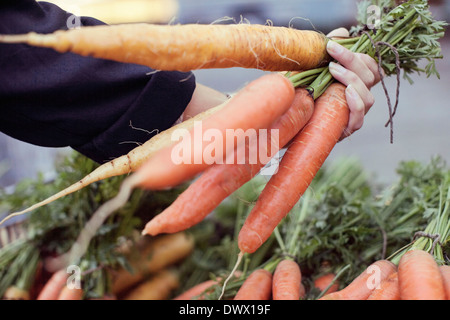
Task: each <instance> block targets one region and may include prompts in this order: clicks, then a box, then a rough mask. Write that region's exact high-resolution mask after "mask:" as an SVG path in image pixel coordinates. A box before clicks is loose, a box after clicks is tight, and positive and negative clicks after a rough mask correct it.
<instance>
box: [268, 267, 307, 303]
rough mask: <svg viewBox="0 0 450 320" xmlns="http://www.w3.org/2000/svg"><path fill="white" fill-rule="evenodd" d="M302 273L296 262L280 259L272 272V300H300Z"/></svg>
mask: <svg viewBox="0 0 450 320" xmlns="http://www.w3.org/2000/svg"><path fill="white" fill-rule="evenodd" d="M301 285H302V273H301V271H300V267H299V265H298V263H297V262H295V261H292V260H283V261H281V262H280V263H279V264H278V265H277V267H276V269H275V272H274V274H273V281H272V299H273V300H300V298H302V292H301V291H302V290H301Z"/></svg>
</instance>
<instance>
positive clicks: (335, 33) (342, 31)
mask: <svg viewBox="0 0 450 320" xmlns="http://www.w3.org/2000/svg"><path fill="white" fill-rule="evenodd" d="M349 36H350V33H349V31H348V30H347V29H345V28H339V29H335V30H333V31H331V32H330V33H329V34H328V35H327V37H328V38H334V37H343V38H346V37H349Z"/></svg>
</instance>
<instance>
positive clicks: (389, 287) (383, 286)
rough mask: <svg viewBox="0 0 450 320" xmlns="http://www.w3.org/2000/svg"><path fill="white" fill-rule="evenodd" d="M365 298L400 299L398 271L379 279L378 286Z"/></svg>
mask: <svg viewBox="0 0 450 320" xmlns="http://www.w3.org/2000/svg"><path fill="white" fill-rule="evenodd" d="M367 300H400V287H399V285H398V273H397V272H395V273H392V274H391V275H390V276H389V277H387V278H386V279H384V280H383V281H381V283H380V287H379V288H375V290H374V291H372V293H371V294H370V296H369V297H368V298H367Z"/></svg>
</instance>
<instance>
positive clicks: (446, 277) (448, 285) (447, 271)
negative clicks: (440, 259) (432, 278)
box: [439, 266, 450, 300]
mask: <svg viewBox="0 0 450 320" xmlns="http://www.w3.org/2000/svg"><path fill="white" fill-rule="evenodd" d="M439 270H440V271H441V274H442V279H443V281H444V288H445V294H446V296H447V300H450V266H440V267H439Z"/></svg>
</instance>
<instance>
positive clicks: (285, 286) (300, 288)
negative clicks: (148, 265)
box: [174, 259, 339, 300]
mask: <svg viewBox="0 0 450 320" xmlns="http://www.w3.org/2000/svg"><path fill="white" fill-rule="evenodd" d="M273 269H274V270H273ZM240 276H241V273H240V272H238V273H236V274H235V283H234V284H233V286H234V287H235V288H236V294H235V295H234V297H232V299H233V300H302V299H304V298H305V295H306V290H305V286H304V284H303V283H302V273H301V270H300V266H299V265H298V263H297V262H295V261H293V260H292V259H283V260H281V261H277V263H276V264H270V265H267V266H266V267H265V268H257V269H256V270H254V271H252V272H251V274H250V275H249V276H248V277H247V278H245V279H243V280H242V279H241V280H240V281H239V278H240ZM219 283H220V282H219V279H218V280H217V281H215V280H208V281H205V282H202V283H200V284H198V285H196V286H194V287H192V288H191V289H189V290H187V291H185V292H183V293H182V294H180V295H178V296H176V297H175V298H174V300H203V299H205V298H207V297H208V294H209V293H210V291H211V290H214V286H216V285H219ZM338 288H339V282H338V281H337V277H336V275H334V274H333V273H327V274H324V275H321V276H319V277H317V278H316V279H315V280H314V289H316V290H319V291H320V292H323V293H324V294H325V293H326V294H331V293H333V292H336V291H337V290H338ZM229 299H231V298H229Z"/></svg>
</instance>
